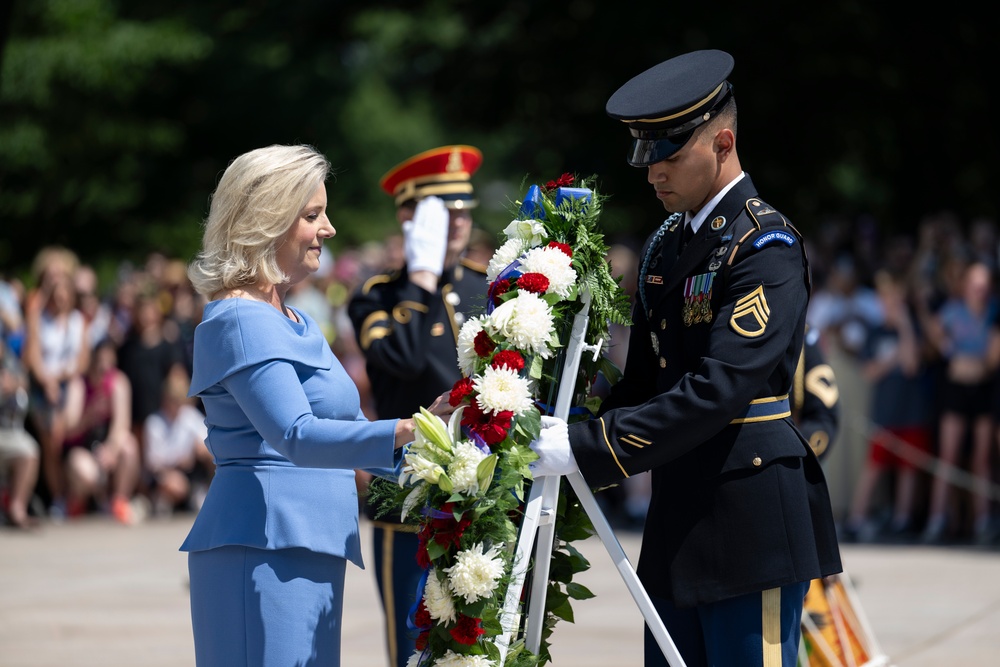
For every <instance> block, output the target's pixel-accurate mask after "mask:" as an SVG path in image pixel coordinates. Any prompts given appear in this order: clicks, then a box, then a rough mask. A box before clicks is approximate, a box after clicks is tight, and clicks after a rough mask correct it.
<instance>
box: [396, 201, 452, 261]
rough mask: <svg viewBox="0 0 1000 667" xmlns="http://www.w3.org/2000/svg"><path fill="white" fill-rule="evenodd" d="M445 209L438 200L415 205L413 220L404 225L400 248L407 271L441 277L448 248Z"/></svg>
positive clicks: (447, 215) (442, 203) (446, 211)
mask: <svg viewBox="0 0 1000 667" xmlns="http://www.w3.org/2000/svg"><path fill="white" fill-rule="evenodd" d="M450 217H451V216H450V215H449V214H448V208H447V207H446V206H445V205H444V201H442V200H441V198H440V197H427V198H425V199H421V200H420V202H419V203H417V208H416V209H415V210H414V212H413V220H407V221H406V222H404V223H403V249H404V252H405V253H406V268H407V270H409V271H430V272H431V273H433V274H434V275H436V276H440V275H441V272H442V271H443V270H444V253H445V250H447V248H448V222H449V219H450Z"/></svg>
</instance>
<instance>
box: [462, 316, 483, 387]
mask: <svg viewBox="0 0 1000 667" xmlns="http://www.w3.org/2000/svg"><path fill="white" fill-rule="evenodd" d="M485 323H486V316H485V315H480V316H479V317H473V318H471V319H469V320H466V322H465V324H463V325H462V328H461V329H459V331H458V370H460V371H461V372H462V375H464V376H465V377H469V376H470V375H472V374H473V373H474V372H475V371H476V362H477V361H479V355H478V354H476V335H477V334H478V333H479V332H480V331H482V330H483V325H484V324H485Z"/></svg>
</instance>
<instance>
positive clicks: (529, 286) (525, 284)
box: [517, 273, 549, 294]
mask: <svg viewBox="0 0 1000 667" xmlns="http://www.w3.org/2000/svg"><path fill="white" fill-rule="evenodd" d="M548 288H549V279H548V278H546V277H545V274H544V273H525V274H523V275H522V276H521V277H520V278H518V279H517V289H523V290H524V291H525V292H534V293H535V294H545V290H547V289H548Z"/></svg>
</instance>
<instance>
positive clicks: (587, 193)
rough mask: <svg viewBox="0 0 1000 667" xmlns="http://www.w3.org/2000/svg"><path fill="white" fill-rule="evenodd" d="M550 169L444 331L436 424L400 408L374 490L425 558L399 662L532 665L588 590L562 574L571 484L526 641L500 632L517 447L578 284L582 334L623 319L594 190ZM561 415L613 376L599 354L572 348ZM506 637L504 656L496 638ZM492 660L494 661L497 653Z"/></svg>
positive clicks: (523, 451)
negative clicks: (412, 530)
mask: <svg viewBox="0 0 1000 667" xmlns="http://www.w3.org/2000/svg"><path fill="white" fill-rule="evenodd" d="M575 180H576V179H575V178H574V177H573V176H571V175H569V174H564V175H563V176H562V177H560V178H559V179H557V180H555V181H550V182H548V183H546V184H545V185H544V186H538V185H532V186H530V187H529V188H528V189H527V191H526V194H525V196H524V198H523V200H521V201H516V202H514V212H515V213H514V218H515V219H514V220H513V221H512V222H511V223H510V224H509V225H508V226H507V228H506V229H504V231H503V234H502V244H501V245H500V247H499V248H498V249H497V251H496V252H495V254H494V255H493V257H492V259H491V261H490V263H489V266H488V270H487V278H488V281H489V284H488V287H487V295H486V296H487V305H486V309H485V312H483V313H482V314H480V315H477V316H475V317H472V318H470V319H469V320H467V321H466V322H465V323H464V324H463V326H462V328H461V330H460V332H459V336H458V360H457V362H458V365H459V368H460V369H461V372H462V375H463V377H462V379H461V380H459V381H458V382H457V383H456V384H455V385H454V387H453V389H452V390H451V394H450V402H451V404H452V405H453V406H457V407H456V410H455V412H453V413H452V415H451V416H450V419H449V421H448V422H445V421H444V420H442V419H441V418H440V417H437V416H435V415H433V414H431V413H430V412H428V411H426V410H421V412H419V413H417V414H415V415H414V417H415V420H416V423H417V427H416V431H415V440H414V442H413V443H412V444H411V445H410V446H409V448H408V450H407V451H406V453H405V462H404V465H403V468H402V474H401V476H400V478H399V489H398V490H397V491H396V492H395V493H394V494H393V495H392V496H390V497H389V498H388V503H387V504H389V505H392V507H393V508H400V509H401V513H402V515H403V519H404V521H409V522H413V523H416V524H417V526H418V535H419V543H420V545H419V548H418V553H417V560H418V561H419V563H420V565H421V566H422V567H423V568H424V569H425V573H424V576H423V579H422V581H421V586H420V590H419V591H418V595H417V598H416V599H417V602H416V604H415V605H414V607H413V609H412V611H411V614H410V619H411V620H410V624H411V627H412V628H413V629H414V630H416V631H417V632H419V635H418V639H417V650H416V652H415V653H414V654H413V655H412V656H411V657H410V659H409V663H408V665H409V667H537V666H540V665H544V664H546V663H547V662H549V660H550V656H549V653H548V646H549V642H548V638H549V637H550V635H551V633H552V630H553V628H554V626H555V624H556V623H557V621H558V620H559V619H563V620H568V621H571V622H572V620H573V613H572V608H571V605H570V601H571V600H580V599H585V598H589V597H592V593H591V592H590V591H588V590H587V589H586V587H584V586H582V585H580V584H579V583H575V582H573V577H574V575H576V574H578V573H579V572H582V571H584V570H586V569H587V568H588V567H589V563H588V562H587V561H586V559H585V558H584V557H583V556H582V555H581V554H580V553H579V552H578V551H577V550H576V549H575V548H573V546H572V544H571V543H572V542H574V541H576V540H579V539H583V538H586V537H588V536H590V535H591V534H593V527H592V525H591V523H590V520H589V518H588V517H587V515H586V513H585V512H584V511H583V510H582V509H581V507H580V505H579V502H578V501H577V500H576V498H575V496H574V494H573V493H572V491H571V490H569V489H567V492H566V493H563V494H561V496H560V502H559V507H558V512H557V522H556V525H557V528H556V540H555V544H554V548H553V553H552V560H551V565H550V571H549V572H550V573H549V583H548V589H547V596H546V604H545V607H546V609H545V612H544V613H545V615H546V618H545V626H544V630H543V638H542V645H541V649H540V650H539V653H538V654H537V655H536V654H533V653H532V652H531V651H529V650H527V649H526V648H525V646H524V642H523V640H518V639H517V638H503V637H501V634H502V633H503V630H502V626H501V615H502V614H503V611H504V610H503V608H502V607H503V605H504V598H505V591H506V587H507V586H508V585H509V583H510V580H511V571H512V566H513V559H514V556H515V548H514V547H515V543H516V541H517V534H518V527H519V519H520V516H521V512H522V511H523V503H524V499H525V497H526V496H525V494H526V487H527V486H528V485H529V484H531V480H532V475H531V470H530V464H531V462H532V461H534V460H535V459H537V455H536V454H535V453H534V452H533V451H532V450H531V449H530V448H529V443H531V442H532V440H534V439H536V438H537V437H538V435H539V432H540V428H541V417H542V415H543V414H551V413H552V411H553V402H554V400H555V396H556V393H557V384H558V383H559V381H560V376H561V369H562V366H563V364H564V363H565V348H566V342H567V338H568V336H569V331H570V327H571V325H572V320H573V317H574V316H575V314H576V313H577V312H579V311H580V309H581V298H580V297H581V295H582V294H583V293H584V290H586V292H587V293H588V294H589V308H590V317H589V321H588V327H587V332H586V337H587V340H591V341H607V340H608V326H609V323H612V322H614V323H619V324H625V325H627V324H629V311H630V304H629V301H628V297H627V296H626V295H625V293H624V291H623V290H622V289H621V287H620V285H619V280H620V279H616V278H614V277H612V275H611V273H610V271H609V267H608V263H607V259H606V254H607V251H608V247H607V246H606V245H605V242H604V236H603V234H602V233H601V232H600V231H599V229H598V227H597V221H598V218H599V216H600V212H601V206H602V203H603V199H602V197H601V195H599V194H598V193H597V192H596V191H595V190H594V189H593V188H592V187H589V185H590V184H589V182H588V181H583V182H580V183H578V184H577V185H578V187H572V186H573V185H574V181H575ZM579 369H580V370H579V373H578V376H577V382H576V387H575V389H574V393H573V396H574V398H573V407H572V409H571V411H570V421H573V420H576V419H588V418H590V416H591V415H592V411H593V410H594V409H596V404H595V403H596V399H593V398H592V397H591V396H590V393H591V388H592V384H593V382H594V380H595V379H596V377H597V374H598V373H599V372H602V373H604V374H605V375H606V376H607V377H608V379H609V381H611V382H614V381H617V376H618V373H619V371H618V369H617V368H615V367H614V365H613V364H612V363H611V362H610V361H609V360H607V359H606V358H605V357H604V356H603V355H594V356H593V357H588V358H586V359H581V362H580V366H579ZM500 641H504V642H505V646H507V644H506V642H507V641H510V644H509V646H507V648H506V656H505V657H504V656H503V654H502V652H501V650H500V649H499V648H498V642H500ZM501 661H502V662H503V663H504V664H503V665H501Z"/></svg>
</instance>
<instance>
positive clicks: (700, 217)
mask: <svg viewBox="0 0 1000 667" xmlns="http://www.w3.org/2000/svg"><path fill="white" fill-rule="evenodd" d="M746 175H747V173H746V172H745V171H741V172H740V175H739V176H737V177H736V178H734V179H733V180H731V181H729V185H727V186H726V187H724V188H722V189H721V190H719V193H718V194H717V195H715V196H714V197H712V198H711V199H710V200H709V201H708V203H707V204H705V205H704V206H702V207H701V210H700V211H698V214H697V215H695V216H694V217H693V218H692V217H691V212H690V211H688V212H687V213H685V214H684V222H685V224H688V225H691V229H693V230H694V232H695V234H697V233H698V230H699V229H701V223H703V222H705V218H707V217H708V216H709V215H710V214H711V213H712V211H714V210H715V207H716V206H718V205H719V202H720V201H722V198H723V197H725V196H726V193H727V192H729V191H730V190H732V189H733V186H734V185H736V184H737V183H739V182H740V179H742V178H743V177H744V176H746Z"/></svg>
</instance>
